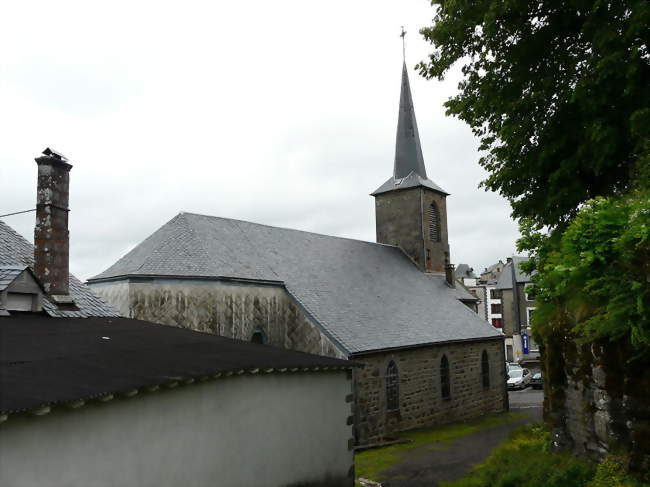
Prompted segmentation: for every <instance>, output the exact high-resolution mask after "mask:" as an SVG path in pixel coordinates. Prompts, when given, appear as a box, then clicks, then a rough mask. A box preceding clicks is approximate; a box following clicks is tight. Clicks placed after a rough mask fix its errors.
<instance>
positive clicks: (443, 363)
mask: <svg viewBox="0 0 650 487" xmlns="http://www.w3.org/2000/svg"><path fill="white" fill-rule="evenodd" d="M440 395H441V396H442V398H443V399H449V398H450V397H451V378H450V376H449V360H447V356H446V355H443V356H442V358H441V359H440Z"/></svg>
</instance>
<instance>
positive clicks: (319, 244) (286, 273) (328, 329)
mask: <svg viewBox="0 0 650 487" xmlns="http://www.w3.org/2000/svg"><path fill="white" fill-rule="evenodd" d="M126 276H159V277H175V278H179V277H181V278H182V277H185V278H213V279H216V278H236V279H250V280H260V281H267V282H268V281H273V282H276V283H278V284H281V285H284V286H285V288H286V290H287V291H288V292H289V294H290V295H291V296H292V297H293V298H294V299H295V300H296V301H297V302H298V303H299V304H300V305H301V306H302V307H303V308H304V309H305V311H306V312H307V313H308V314H309V315H310V316H311V317H312V318H313V319H314V320H315V321H316V323H317V324H318V325H319V326H320V327H321V328H322V330H323V332H324V333H325V334H326V335H328V336H329V337H331V338H332V339H333V340H334V342H336V343H337V344H338V345H340V347H341V348H342V350H344V351H346V352H348V353H352V354H353V353H361V352H367V351H373V350H381V349H390V348H399V347H410V346H418V345H423V344H433V343H441V342H450V341H461V340H473V339H481V338H483V339H485V338H499V337H501V334H500V333H499V332H498V331H497V330H495V329H494V328H493V327H492V326H491V325H490V324H489V323H487V322H486V321H484V320H481V319H480V318H479V317H478V316H477V314H476V313H474V312H473V311H471V310H470V309H469V308H468V307H467V306H465V305H464V304H462V303H461V302H460V301H459V299H470V298H472V297H471V296H467V294H468V293H467V292H466V291H464V290H463V289H462V288H459V287H456V288H451V287H449V286H448V285H447V284H446V281H445V277H444V276H442V275H436V274H426V273H423V272H421V271H420V270H418V269H417V267H416V266H415V265H413V263H412V262H411V261H410V260H409V259H408V257H406V255H405V254H404V253H403V252H402V251H401V250H400V249H399V248H397V247H394V246H389V245H382V244H376V243H370V242H364V241H360V240H352V239H347V238H339V237H332V236H327V235H320V234H316V233H310V232H303V231H298V230H289V229H284V228H277V227H271V226H266V225H260V224H256V223H250V222H244V221H239V220H231V219H226V218H218V217H212V216H205V215H197V214H192V213H180V214H179V215H177V216H176V217H174V218H173V219H172V220H170V221H169V222H167V223H166V224H165V225H163V226H162V227H161V228H160V229H158V230H157V231H156V232H155V233H153V234H152V235H151V236H149V237H148V238H146V239H145V240H144V241H143V242H142V243H140V244H139V245H138V246H136V247H135V248H134V249H133V250H132V251H131V252H129V253H128V254H127V255H125V256H124V257H122V258H121V259H120V260H119V261H117V262H116V263H115V264H114V265H113V266H111V267H110V268H109V269H107V270H106V271H104V272H102V273H101V274H99V275H97V276H95V277H93V278H92V279H90V281H89V282H90V283H91V284H92V283H93V282H96V281H101V280H106V279H119V278H124V277H126Z"/></svg>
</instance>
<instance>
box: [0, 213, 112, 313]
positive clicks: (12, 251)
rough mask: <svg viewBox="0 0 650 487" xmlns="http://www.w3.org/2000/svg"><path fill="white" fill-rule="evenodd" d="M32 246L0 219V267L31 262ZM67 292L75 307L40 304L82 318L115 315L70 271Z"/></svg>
mask: <svg viewBox="0 0 650 487" xmlns="http://www.w3.org/2000/svg"><path fill="white" fill-rule="evenodd" d="M33 263H34V247H33V245H32V244H30V243H29V242H28V241H27V240H25V238H23V237H22V236H21V235H19V234H18V233H17V232H16V231H15V230H14V229H13V228H11V227H10V226H9V225H7V224H6V223H5V222H3V221H2V220H0V267H2V268H5V269H10V268H22V269H24V268H25V267H26V266H32V265H33ZM70 295H71V296H72V298H73V299H74V302H75V305H76V307H77V308H78V310H77V311H62V310H60V309H59V308H58V306H57V305H56V304H54V303H52V302H50V301H49V300H47V299H44V300H43V308H44V309H45V311H46V312H47V313H48V314H49V315H51V316H57V317H75V318H84V317H88V316H118V313H117V311H115V310H114V309H113V308H112V307H111V306H110V305H108V304H106V303H105V302H104V301H102V300H101V299H100V298H99V297H97V296H95V295H94V294H93V293H92V291H91V290H90V288H88V286H86V285H85V284H84V283H82V282H81V281H80V280H79V279H77V278H76V277H74V276H73V275H72V274H70Z"/></svg>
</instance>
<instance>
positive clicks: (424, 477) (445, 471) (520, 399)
mask: <svg viewBox="0 0 650 487" xmlns="http://www.w3.org/2000/svg"><path fill="white" fill-rule="evenodd" d="M508 399H509V401H510V411H511V412H513V413H523V414H524V415H525V416H524V417H522V418H521V419H519V420H517V421H513V422H511V423H508V424H504V425H501V426H499V427H496V428H491V429H486V430H481V431H478V432H476V433H474V434H471V435H468V436H464V437H461V438H458V439H456V440H455V441H453V442H450V443H449V444H445V445H440V444H428V445H424V446H423V447H421V448H419V449H416V450H413V451H412V452H411V453H410V454H409V456H408V457H407V458H406V459H404V461H402V462H400V463H399V464H398V465H396V466H394V467H392V468H391V469H389V470H388V471H387V475H388V480H386V481H383V482H382V485H383V487H435V486H436V485H438V482H441V481H450V480H455V479H457V478H460V477H463V476H464V475H466V474H467V473H468V471H469V470H470V469H471V468H472V467H473V466H474V465H476V464H478V463H480V462H482V461H483V460H485V459H486V458H487V457H488V455H489V454H490V452H491V451H492V449H493V448H495V447H497V446H498V445H499V444H501V443H502V442H504V441H506V439H507V438H508V434H509V433H510V431H512V430H513V429H515V428H517V427H519V426H521V425H523V424H527V423H531V422H534V421H541V419H542V403H543V401H544V392H543V391H541V390H535V389H532V388H531V387H528V388H526V389H524V390H522V391H510V392H508Z"/></svg>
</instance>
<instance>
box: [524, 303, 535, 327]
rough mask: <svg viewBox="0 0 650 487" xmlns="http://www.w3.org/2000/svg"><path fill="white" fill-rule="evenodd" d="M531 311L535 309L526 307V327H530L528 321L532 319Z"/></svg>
mask: <svg viewBox="0 0 650 487" xmlns="http://www.w3.org/2000/svg"><path fill="white" fill-rule="evenodd" d="M533 311H535V308H526V323H527V324H528V327H530V323H531V321H532V319H533Z"/></svg>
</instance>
